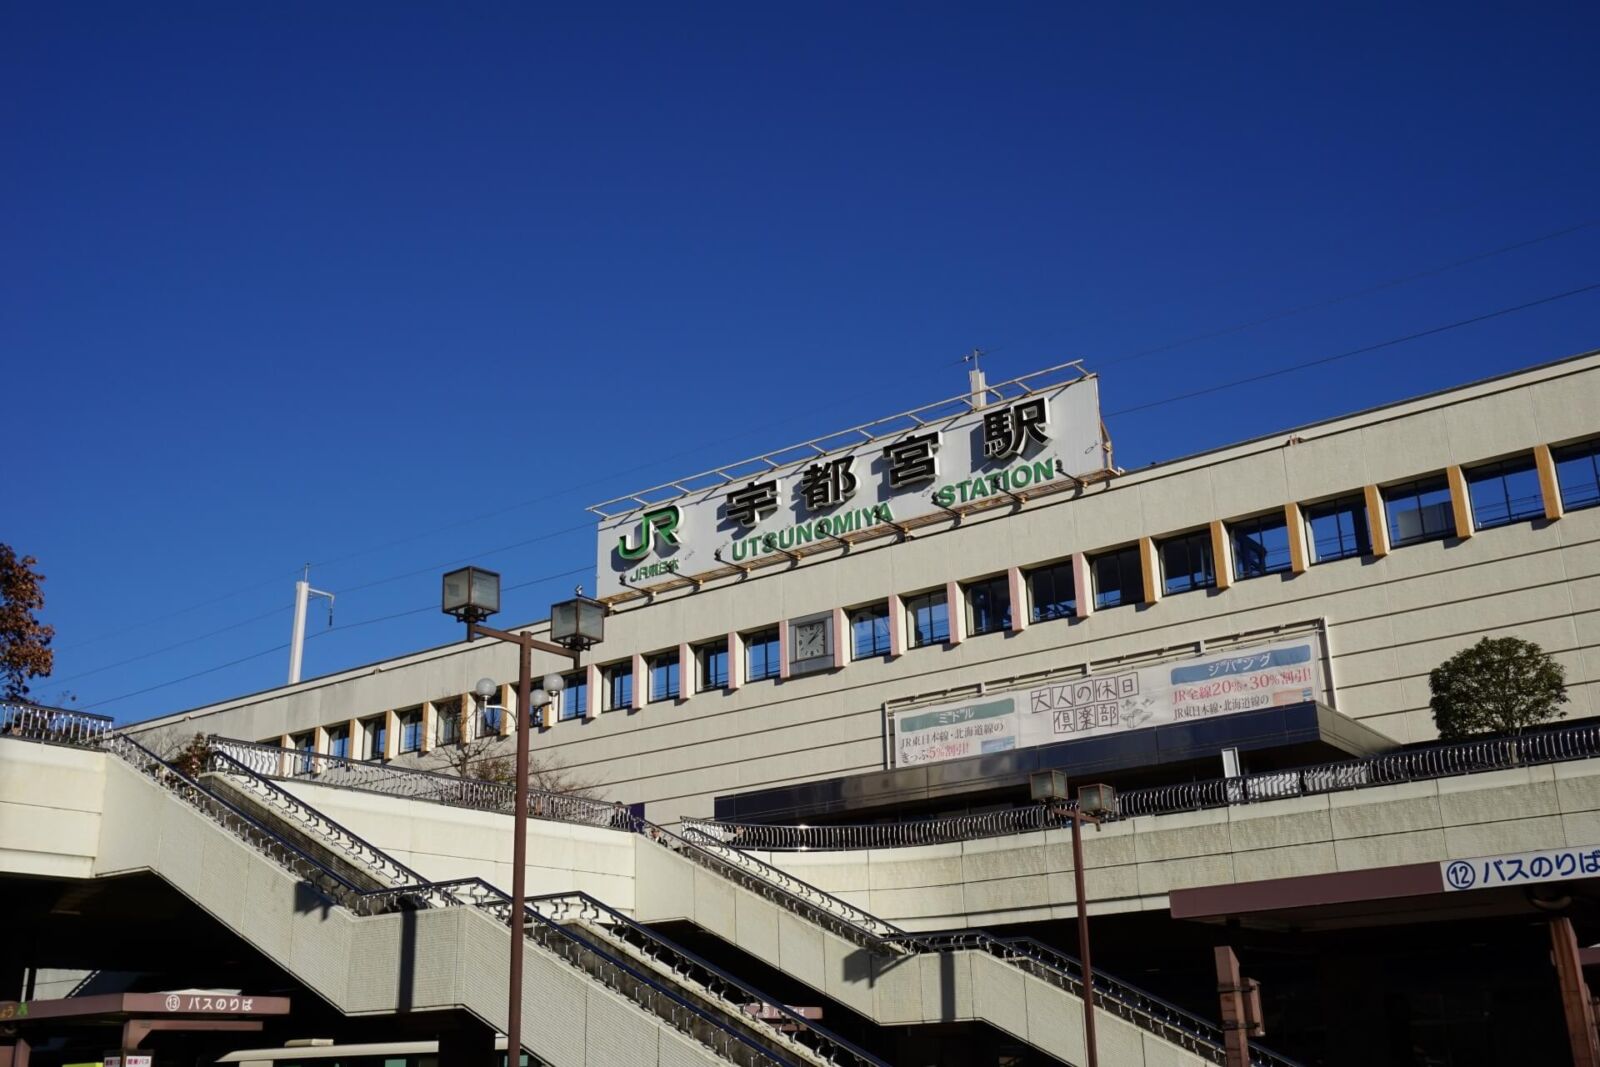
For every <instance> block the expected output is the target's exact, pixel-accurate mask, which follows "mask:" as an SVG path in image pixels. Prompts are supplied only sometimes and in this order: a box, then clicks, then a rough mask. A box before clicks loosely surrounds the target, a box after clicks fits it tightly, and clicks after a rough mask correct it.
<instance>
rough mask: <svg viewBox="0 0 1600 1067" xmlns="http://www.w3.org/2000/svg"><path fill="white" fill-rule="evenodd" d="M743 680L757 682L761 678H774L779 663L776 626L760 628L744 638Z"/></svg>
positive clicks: (779, 665) (776, 674)
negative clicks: (744, 665)
mask: <svg viewBox="0 0 1600 1067" xmlns="http://www.w3.org/2000/svg"><path fill="white" fill-rule="evenodd" d="M744 655H745V664H746V670H745V675H744V676H745V680H746V681H750V682H759V681H760V680H761V679H763V678H776V677H777V676H778V671H779V670H780V669H781V664H780V663H779V662H778V628H777V627H776V626H774V627H773V628H772V629H770V630H762V631H761V632H760V633H753V634H750V635H749V636H747V637H746V638H745V639H744Z"/></svg>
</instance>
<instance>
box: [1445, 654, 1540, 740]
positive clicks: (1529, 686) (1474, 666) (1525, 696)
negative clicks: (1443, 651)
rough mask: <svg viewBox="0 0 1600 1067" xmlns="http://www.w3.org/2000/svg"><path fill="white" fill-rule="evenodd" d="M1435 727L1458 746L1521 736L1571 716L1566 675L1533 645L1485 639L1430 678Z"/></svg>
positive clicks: (1450, 661) (1451, 658) (1448, 660)
mask: <svg viewBox="0 0 1600 1067" xmlns="http://www.w3.org/2000/svg"><path fill="white" fill-rule="evenodd" d="M1428 688H1429V689H1430V690H1432V692H1433V698H1432V699H1431V700H1430V701H1429V702H1428V704H1429V706H1430V707H1431V708H1433V722H1434V725H1435V726H1437V727H1438V728H1439V736H1440V737H1441V738H1443V739H1444V740H1446V741H1455V740H1459V739H1461V738H1465V737H1472V736H1474V735H1476V734H1487V733H1512V734H1515V733H1521V732H1522V731H1523V730H1525V729H1527V728H1528V727H1529V726H1534V725H1537V724H1538V723H1541V722H1547V721H1549V720H1550V719H1557V718H1560V717H1562V716H1563V715H1565V714H1566V712H1564V711H1561V710H1560V705H1562V704H1565V703H1566V702H1567V686H1566V671H1565V670H1563V669H1562V666H1561V664H1559V663H1557V662H1556V661H1555V660H1553V659H1551V658H1550V655H1549V653H1547V652H1545V650H1544V649H1542V648H1540V647H1539V646H1538V645H1536V644H1534V643H1533V642H1531V641H1523V640H1521V639H1519V638H1515V637H1485V638H1483V639H1482V640H1480V641H1479V642H1478V643H1477V644H1475V645H1473V646H1471V647H1470V648H1465V649H1462V650H1461V651H1460V652H1457V653H1456V654H1455V655H1454V656H1451V657H1450V658H1449V659H1447V660H1445V661H1444V662H1443V663H1441V664H1439V666H1437V667H1435V668H1434V669H1433V671H1432V673H1430V674H1429V675H1428Z"/></svg>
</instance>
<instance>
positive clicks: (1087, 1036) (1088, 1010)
mask: <svg viewBox="0 0 1600 1067" xmlns="http://www.w3.org/2000/svg"><path fill="white" fill-rule="evenodd" d="M1069 814H1070V815H1071V816H1072V878H1073V881H1074V882H1075V883H1076V887H1077V894H1076V895H1077V898H1078V956H1079V958H1080V959H1081V960H1082V963H1083V1042H1084V1047H1085V1048H1086V1049H1087V1051H1088V1061H1089V1062H1088V1067H1100V1050H1099V1047H1098V1045H1097V1043H1096V1041H1095V1036H1094V964H1093V963H1091V962H1090V961H1089V900H1088V897H1087V896H1086V895H1085V893H1084V889H1083V825H1082V823H1083V820H1084V819H1086V818H1088V816H1086V815H1084V814H1083V813H1082V812H1078V811H1072V812H1070V813H1069ZM1095 821H1096V822H1098V821H1099V820H1098V819H1097V820H1095Z"/></svg>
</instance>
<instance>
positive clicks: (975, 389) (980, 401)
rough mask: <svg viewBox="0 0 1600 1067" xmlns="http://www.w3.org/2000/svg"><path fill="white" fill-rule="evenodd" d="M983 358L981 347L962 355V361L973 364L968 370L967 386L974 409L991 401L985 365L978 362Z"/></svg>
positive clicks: (969, 401)
mask: <svg viewBox="0 0 1600 1067" xmlns="http://www.w3.org/2000/svg"><path fill="white" fill-rule="evenodd" d="M981 358H983V349H981V348H974V349H973V350H972V351H971V352H968V353H967V354H966V355H964V356H962V357H961V362H963V363H970V364H972V368H971V369H970V370H968V371H967V387H968V390H969V391H970V392H971V394H972V395H971V398H970V399H969V400H968V403H970V404H971V405H972V410H973V411H977V410H978V409H979V408H981V407H983V406H984V405H986V404H988V403H989V383H988V382H987V381H985V380H984V377H983V367H982V366H980V365H979V363H978V360H979V359H981Z"/></svg>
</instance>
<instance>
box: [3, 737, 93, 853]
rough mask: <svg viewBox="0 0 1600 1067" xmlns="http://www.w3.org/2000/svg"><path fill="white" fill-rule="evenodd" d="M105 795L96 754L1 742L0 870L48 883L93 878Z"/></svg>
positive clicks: (23, 742) (29, 743) (19, 741)
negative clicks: (103, 795)
mask: <svg viewBox="0 0 1600 1067" xmlns="http://www.w3.org/2000/svg"><path fill="white" fill-rule="evenodd" d="M104 791H105V764H104V760H103V758H102V757H101V756H100V755H99V754H98V753H94V752H85V751H83V750H82V749H76V748H63V747H60V746H56V745H42V744H37V743H35V742H32V741H22V740H19V739H16V738H3V739H0V870H3V871H5V872H6V873H7V874H36V875H41V876H44V877H49V878H87V877H89V876H90V875H91V874H93V873H94V858H95V854H96V852H97V851H98V849H99V842H100V811H101V800H102V794H103V793H104Z"/></svg>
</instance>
